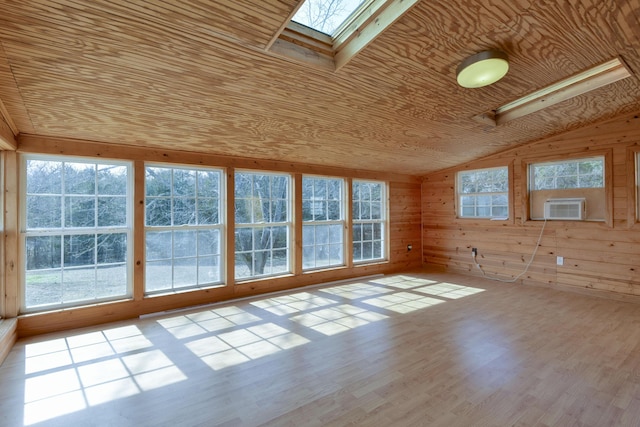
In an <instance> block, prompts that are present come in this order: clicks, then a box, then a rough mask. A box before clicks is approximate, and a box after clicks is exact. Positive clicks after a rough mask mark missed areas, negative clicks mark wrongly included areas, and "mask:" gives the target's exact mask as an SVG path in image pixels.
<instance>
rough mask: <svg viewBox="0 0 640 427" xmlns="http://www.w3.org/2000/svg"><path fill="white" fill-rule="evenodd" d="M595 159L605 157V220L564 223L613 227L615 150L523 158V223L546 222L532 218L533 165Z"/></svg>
mask: <svg viewBox="0 0 640 427" xmlns="http://www.w3.org/2000/svg"><path fill="white" fill-rule="evenodd" d="M595 157H604V194H605V195H604V219H602V220H600V219H598V220H586V221H571V220H569V221H562V222H563V223H565V224H566V223H569V224H570V223H572V222H579V223H587V224H593V225H594V226H595V225H598V224H600V225H604V226H606V227H607V228H612V227H613V149H603V150H593V151H591V150H590V151H589V152H588V153H572V154H563V155H552V156H537V157H527V158H523V159H522V162H521V177H522V179H521V180H520V181H521V187H520V189H521V194H522V195H523V196H522V198H523V203H522V223H523V224H527V223H529V222H532V223H533V222H539V221H544V219H534V218H532V217H531V209H532V206H531V193H530V188H531V187H532V185H533V183H531V182H530V181H531V175H530V173H531V172H530V170H531V167H532V165H533V164H539V163H553V162H562V161H570V160H581V159H589V158H595ZM576 190H579V189H576Z"/></svg>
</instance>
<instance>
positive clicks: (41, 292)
mask: <svg viewBox="0 0 640 427" xmlns="http://www.w3.org/2000/svg"><path fill="white" fill-rule="evenodd" d="M23 169H24V174H25V176H24V177H23V179H24V182H25V189H26V205H25V206H26V209H25V210H24V212H23V222H24V230H25V233H24V248H25V277H24V296H23V297H24V300H23V307H24V308H25V309H26V310H34V309H39V308H43V307H46V308H51V307H52V306H53V307H59V306H67V305H80V304H86V303H88V302H95V301H100V300H108V299H114V298H122V297H124V296H127V295H130V286H129V283H130V280H129V279H130V273H129V270H130V269H129V268H128V265H129V259H130V254H129V246H130V245H128V242H130V241H131V227H130V224H131V213H130V211H131V209H130V197H129V195H130V193H131V191H130V188H131V183H130V178H129V177H130V176H131V166H130V164H128V163H117V162H104V163H102V162H89V161H83V160H70V159H68V158H64V159H62V158H60V159H56V160H54V159H52V158H37V157H25V167H24V168H23Z"/></svg>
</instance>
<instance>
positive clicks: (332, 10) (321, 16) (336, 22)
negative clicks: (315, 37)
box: [292, 0, 367, 36]
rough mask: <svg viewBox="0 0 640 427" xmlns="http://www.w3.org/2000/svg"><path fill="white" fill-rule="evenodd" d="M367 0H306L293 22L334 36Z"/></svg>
mask: <svg viewBox="0 0 640 427" xmlns="http://www.w3.org/2000/svg"><path fill="white" fill-rule="evenodd" d="M366 1H367V0H306V1H305V2H304V4H303V5H302V7H301V8H300V9H299V10H298V12H297V13H296V14H295V15H294V17H293V19H292V21H295V22H297V23H299V24H302V25H306V26H307V27H310V28H313V29H314V30H316V31H320V32H321V33H325V34H328V35H330V36H334V35H335V34H334V33H335V32H336V30H337V29H338V28H339V27H340V25H342V23H343V22H345V21H346V20H347V19H348V18H349V17H350V16H351V14H352V13H353V12H355V11H356V9H358V7H359V6H360V5H361V4H363V3H365V2H366Z"/></svg>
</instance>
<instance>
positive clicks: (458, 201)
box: [455, 165, 513, 221]
mask: <svg viewBox="0 0 640 427" xmlns="http://www.w3.org/2000/svg"><path fill="white" fill-rule="evenodd" d="M499 169H505V170H506V172H507V182H506V188H507V191H506V193H505V192H503V191H500V192H476V193H463V192H462V191H461V190H462V176H463V174H470V173H474V172H475V173H477V172H483V171H493V170H499ZM512 182H513V168H512V167H511V165H496V166H487V167H481V168H476V169H470V170H460V171H458V172H457V173H456V176H455V194H456V197H455V212H456V218H457V219H460V220H465V221H466V220H489V221H496V220H501V221H508V220H512V219H513V188H512V187H513V186H512ZM502 194H505V195H506V199H507V216H493V215H491V216H477V215H474V216H463V215H462V208H463V205H462V197H463V196H474V197H478V196H489V197H491V196H493V195H502ZM475 206H477V205H475ZM489 208H490V209H492V208H493V205H489Z"/></svg>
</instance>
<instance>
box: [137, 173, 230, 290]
mask: <svg viewBox="0 0 640 427" xmlns="http://www.w3.org/2000/svg"><path fill="white" fill-rule="evenodd" d="M149 168H153V169H165V170H168V171H171V184H170V186H171V192H170V194H169V195H163V196H149V195H148V194H147V171H148V169H149ZM176 171H187V172H195V173H196V182H195V184H194V185H195V188H194V191H195V193H194V194H193V195H192V196H184V195H176V194H175V193H174V179H175V172H176ZM198 172H215V173H217V174H218V189H217V190H218V197H217V199H218V200H217V203H218V207H217V208H218V222H217V223H216V224H199V221H198V202H199V201H201V200H205V199H211V198H212V197H202V196H200V195H199V194H198V190H199V188H198V180H197V173H198ZM225 175H226V174H225V171H224V169H221V168H213V167H194V166H188V165H175V164H157V163H146V164H145V219H144V224H145V228H144V230H145V283H144V289H145V294H146V295H152V294H158V293H167V292H175V291H184V290H189V289H200V288H206V287H213V286H217V285H221V284H223V283H224V277H225V271H224V270H225V269H224V267H225V244H224V243H225V233H224V218H225V212H226V211H225V210H224V209H225V208H224V203H223V202H224V200H225V194H224V189H225V188H226V185H225V181H224V179H225ZM163 199H164V200H166V201H169V206H170V221H171V225H149V224H148V223H147V206H148V202H149V201H150V200H163ZM180 199H194V203H195V207H196V212H194V215H195V217H196V223H195V224H175V223H174V219H175V210H174V206H175V202H176V200H180ZM201 231H217V232H218V248H217V250H218V253H217V254H208V255H207V256H204V255H202V256H201V254H200V245H199V244H198V243H199V240H198V239H199V236H198V235H199V232H201ZM181 232H194V233H195V235H196V240H195V241H194V242H193V248H194V254H193V255H188V256H187V255H185V256H176V254H175V251H174V250H175V245H174V243H175V242H176V234H178V233H181ZM155 233H171V237H170V241H171V248H170V250H169V253H170V255H169V257H165V258H154V259H152V260H149V258H148V252H147V251H148V249H149V246H148V237H149V235H151V234H155ZM208 257H217V258H218V271H217V275H218V279H217V280H209V281H206V280H203V281H202V282H201V281H200V277H201V276H200V270H199V261H200V260H201V259H203V258H208ZM189 261H192V262H195V265H194V268H195V279H196V280H195V283H189V284H180V283H176V280H177V273H176V268H177V266H178V265H179V263H180V262H189ZM162 262H165V263H167V262H169V263H170V270H171V274H170V276H171V277H170V283H169V284H168V286H165V287H162V288H158V289H152V287H151V286H148V284H149V280H150V276H149V264H154V263H158V264H159V263H162ZM150 288H151V289H150Z"/></svg>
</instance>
